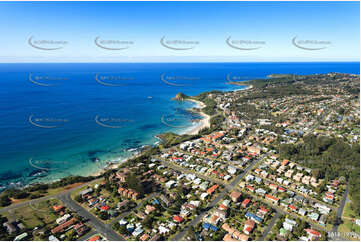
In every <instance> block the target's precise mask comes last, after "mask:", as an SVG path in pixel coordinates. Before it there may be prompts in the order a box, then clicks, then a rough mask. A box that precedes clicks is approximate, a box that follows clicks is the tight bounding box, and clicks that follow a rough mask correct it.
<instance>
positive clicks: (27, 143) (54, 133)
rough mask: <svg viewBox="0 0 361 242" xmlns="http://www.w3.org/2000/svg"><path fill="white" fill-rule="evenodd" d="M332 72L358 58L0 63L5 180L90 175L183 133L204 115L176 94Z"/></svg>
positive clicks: (0, 165) (355, 69) (355, 66)
mask: <svg viewBox="0 0 361 242" xmlns="http://www.w3.org/2000/svg"><path fill="white" fill-rule="evenodd" d="M327 72H345V73H357V74H359V63H212V64H207V63H189V64H181V63H174V64H165V63H158V64H144V63H138V64H111V63H110V64H100V63H98V64H97V63H94V64H72V63H69V64H0V75H1V84H2V85H3V86H2V88H1V89H0V104H1V107H2V108H1V112H0V115H1V116H0V137H1V139H0V147H1V150H0V178H1V184H0V185H1V186H3V187H6V186H9V185H14V184H18V185H24V184H28V183H32V182H39V181H51V180H54V179H58V178H61V177H65V176H68V175H70V174H72V175H88V174H91V173H93V172H95V171H96V170H98V169H99V168H101V167H103V166H104V165H106V162H107V161H116V162H118V161H120V160H123V159H125V158H126V157H128V156H130V155H131V154H133V153H134V152H135V150H134V148H139V147H141V146H143V145H154V144H155V143H156V142H157V141H158V140H157V139H156V138H155V137H154V136H155V135H156V134H159V133H163V132H167V131H173V132H178V133H180V132H184V131H185V130H186V129H189V127H190V126H192V125H195V124H194V122H192V121H194V119H199V118H200V117H199V116H198V115H193V114H190V113H189V112H187V109H188V108H190V107H193V106H194V104H193V103H190V102H183V103H178V102H175V101H171V100H170V99H171V98H172V97H174V96H175V95H176V94H177V93H178V92H183V93H185V94H187V95H197V94H199V93H201V92H204V91H210V90H221V91H230V90H234V89H240V88H239V87H237V86H232V85H229V84H226V82H227V81H228V80H229V79H231V80H249V79H254V78H264V77H265V76H266V75H268V74H272V73H295V74H314V73H327ZM227 78H228V79H227ZM162 120H163V121H162ZM164 121H165V122H164Z"/></svg>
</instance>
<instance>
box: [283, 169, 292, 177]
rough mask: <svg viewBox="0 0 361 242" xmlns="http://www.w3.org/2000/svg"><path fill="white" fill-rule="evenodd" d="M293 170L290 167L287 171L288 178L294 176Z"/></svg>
mask: <svg viewBox="0 0 361 242" xmlns="http://www.w3.org/2000/svg"><path fill="white" fill-rule="evenodd" d="M293 172H294V170H292V169H290V170H288V171H286V173H285V177H287V178H291V177H292V174H293Z"/></svg>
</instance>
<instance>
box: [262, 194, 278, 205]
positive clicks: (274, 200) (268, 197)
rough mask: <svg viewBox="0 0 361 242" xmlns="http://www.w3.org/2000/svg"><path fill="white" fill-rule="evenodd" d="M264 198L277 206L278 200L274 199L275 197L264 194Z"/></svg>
mask: <svg viewBox="0 0 361 242" xmlns="http://www.w3.org/2000/svg"><path fill="white" fill-rule="evenodd" d="M265 197H266V199H267V200H269V201H271V202H273V203H275V204H278V201H279V199H278V198H276V197H274V196H272V195H268V194H266V196H265Z"/></svg>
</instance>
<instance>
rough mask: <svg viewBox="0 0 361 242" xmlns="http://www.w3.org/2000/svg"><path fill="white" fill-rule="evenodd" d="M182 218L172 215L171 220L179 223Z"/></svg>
mask: <svg viewBox="0 0 361 242" xmlns="http://www.w3.org/2000/svg"><path fill="white" fill-rule="evenodd" d="M183 220H184V219H183V218H182V217H181V216H178V215H175V216H173V221H174V222H176V223H181V222H183Z"/></svg>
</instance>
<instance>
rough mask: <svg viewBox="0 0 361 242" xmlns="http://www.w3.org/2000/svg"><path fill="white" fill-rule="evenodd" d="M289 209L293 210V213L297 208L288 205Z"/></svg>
mask: <svg viewBox="0 0 361 242" xmlns="http://www.w3.org/2000/svg"><path fill="white" fill-rule="evenodd" d="M288 208H289V209H291V211H293V212H296V211H297V208H296V207H295V206H293V205H292V204H290V205H288Z"/></svg>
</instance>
